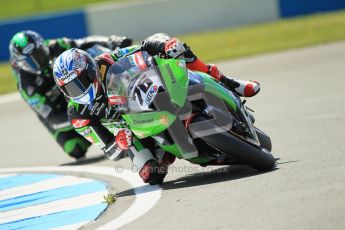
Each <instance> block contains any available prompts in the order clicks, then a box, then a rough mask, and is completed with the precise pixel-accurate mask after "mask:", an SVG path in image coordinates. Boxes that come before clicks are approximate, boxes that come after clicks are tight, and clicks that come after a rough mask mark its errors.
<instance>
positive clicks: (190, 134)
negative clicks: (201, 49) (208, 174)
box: [106, 52, 275, 171]
mask: <svg viewBox="0 0 345 230" xmlns="http://www.w3.org/2000/svg"><path fill="white" fill-rule="evenodd" d="M106 78H107V79H106V80H107V95H108V98H109V104H110V105H113V106H118V107H119V109H120V110H122V111H123V112H124V114H123V115H122V117H123V119H124V120H125V121H126V122H127V124H128V126H129V128H130V129H131V130H132V132H133V133H134V135H135V138H138V139H143V138H145V139H146V140H147V139H150V140H152V141H153V142H154V143H155V145H156V146H157V147H158V148H160V149H162V150H164V151H166V152H169V153H171V154H173V155H175V156H176V157H178V158H180V159H185V160H187V161H189V162H191V163H194V164H199V165H201V166H206V165H234V164H246V165H248V166H250V167H252V168H254V169H257V170H260V171H267V170H272V169H273V168H274V167H275V159H274V157H273V156H272V154H271V153H270V151H271V148H272V145H271V140H270V137H269V136H267V135H266V134H265V133H264V132H262V131H261V130H259V129H258V128H256V127H254V126H253V122H254V117H253V115H252V114H251V113H249V111H248V110H247V108H246V107H245V106H244V104H243V102H242V101H241V99H240V98H239V97H238V96H237V95H235V94H234V93H232V92H231V91H230V90H228V89H227V88H226V87H225V86H224V85H222V84H220V83H219V82H217V81H216V80H214V79H213V78H212V77H211V76H209V75H207V74H205V73H201V72H193V71H190V70H188V69H187V67H186V63H185V62H184V61H183V60H180V59H163V58H160V57H159V56H154V57H151V56H149V55H148V54H147V53H146V52H136V53H134V54H131V55H129V56H127V57H124V58H122V59H120V60H119V61H117V62H116V63H114V64H113V65H112V66H111V67H110V69H109V71H108V73H107V76H106ZM134 145H135V148H136V149H140V144H138V142H136V141H134Z"/></svg>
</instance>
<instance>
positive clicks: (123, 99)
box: [108, 96, 127, 105]
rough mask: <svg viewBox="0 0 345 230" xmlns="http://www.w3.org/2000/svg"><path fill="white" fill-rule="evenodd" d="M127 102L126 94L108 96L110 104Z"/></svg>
mask: <svg viewBox="0 0 345 230" xmlns="http://www.w3.org/2000/svg"><path fill="white" fill-rule="evenodd" d="M126 103H127V99H126V97H124V96H111V97H109V98H108V104H109V105H123V104H126Z"/></svg>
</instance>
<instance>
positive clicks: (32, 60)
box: [9, 30, 49, 74]
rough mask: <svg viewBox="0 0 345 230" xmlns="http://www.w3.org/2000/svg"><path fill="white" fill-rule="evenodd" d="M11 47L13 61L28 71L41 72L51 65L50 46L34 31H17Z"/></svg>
mask: <svg viewBox="0 0 345 230" xmlns="http://www.w3.org/2000/svg"><path fill="white" fill-rule="evenodd" d="M9 49H10V58H11V61H12V62H13V63H14V64H15V65H17V66H18V67H19V68H20V69H22V70H24V71H26V72H29V73H33V74H41V73H42V71H45V70H46V68H48V67H49V48H48V47H47V46H46V45H45V44H44V41H43V38H42V37H41V35H39V34H38V33H36V32H34V31H30V30H26V31H22V32H18V33H16V34H15V35H14V36H13V38H12V39H11V42H10V45H9Z"/></svg>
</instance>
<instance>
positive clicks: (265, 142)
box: [254, 127, 272, 152]
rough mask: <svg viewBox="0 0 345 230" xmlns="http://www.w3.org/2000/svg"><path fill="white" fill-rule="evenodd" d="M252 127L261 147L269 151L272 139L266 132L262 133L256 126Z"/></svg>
mask: <svg viewBox="0 0 345 230" xmlns="http://www.w3.org/2000/svg"><path fill="white" fill-rule="evenodd" d="M254 128H255V132H256V135H257V136H258V138H259V141H260V145H261V147H262V148H265V149H267V150H268V151H269V152H271V151H272V141H271V138H270V137H269V136H268V135H267V134H266V133H264V132H263V131H261V130H260V129H258V128H257V127H254Z"/></svg>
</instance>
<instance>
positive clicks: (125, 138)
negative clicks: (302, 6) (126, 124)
mask: <svg viewBox="0 0 345 230" xmlns="http://www.w3.org/2000/svg"><path fill="white" fill-rule="evenodd" d="M132 140H133V136H132V131H130V130H129V129H123V130H121V131H119V132H118V133H117V135H116V137H115V141H116V145H117V147H118V148H119V149H121V150H127V149H128V148H129V147H130V146H132Z"/></svg>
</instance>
